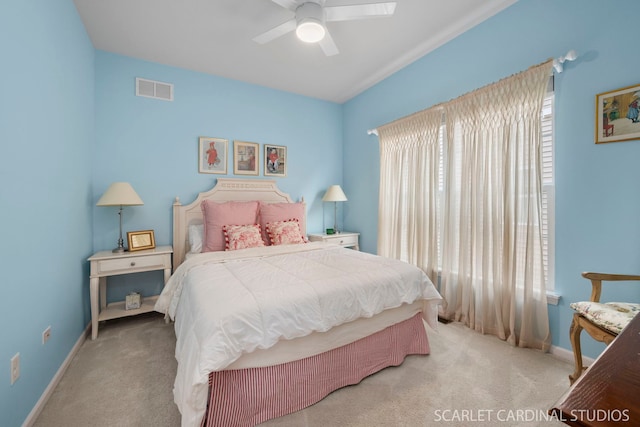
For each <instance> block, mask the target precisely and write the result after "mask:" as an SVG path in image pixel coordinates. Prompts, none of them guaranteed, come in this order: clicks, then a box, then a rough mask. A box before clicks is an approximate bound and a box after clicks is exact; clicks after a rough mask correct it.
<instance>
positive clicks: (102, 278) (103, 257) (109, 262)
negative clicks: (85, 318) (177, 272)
mask: <svg viewBox="0 0 640 427" xmlns="http://www.w3.org/2000/svg"><path fill="white" fill-rule="evenodd" d="M172 253H173V248H172V247H171V246H158V247H157V248H155V249H147V250H143V251H136V252H124V253H113V252H111V251H101V252H97V253H95V254H94V255H93V256H91V257H90V258H89V261H90V262H91V276H90V280H89V283H90V294H91V339H94V340H95V339H96V337H97V336H98V322H99V321H101V320H109V319H116V318H119V317H125V316H134V315H136V314H141V313H148V312H150V311H153V308H154V306H155V304H156V300H157V299H158V296H157V295H154V296H146V297H144V298H143V299H142V304H141V306H140V308H136V309H133V310H125V307H124V301H121V302H114V303H111V304H109V305H107V277H109V276H116V275H118V274H130V273H141V272H143V271H156V270H164V283H165V284H166V283H167V280H169V277H171V254H172Z"/></svg>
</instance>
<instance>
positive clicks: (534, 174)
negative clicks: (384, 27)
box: [440, 63, 551, 351]
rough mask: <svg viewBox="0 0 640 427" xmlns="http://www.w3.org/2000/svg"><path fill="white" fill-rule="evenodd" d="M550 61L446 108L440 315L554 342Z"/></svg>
mask: <svg viewBox="0 0 640 427" xmlns="http://www.w3.org/2000/svg"><path fill="white" fill-rule="evenodd" d="M550 75H551V63H547V64H543V65H540V66H537V67H534V68H532V69H530V70H527V71H525V72H523V73H520V74H518V75H515V76H512V77H509V78H507V79H504V80H502V81H500V82H498V83H495V84H493V85H491V86H488V87H485V88H483V89H480V90H477V91H475V92H473V93H470V94H468V95H465V96H463V97H461V98H458V99H456V100H454V101H451V102H449V103H447V105H446V106H445V117H446V129H447V137H446V139H445V141H446V149H445V151H446V154H447V156H446V161H445V164H446V166H445V180H444V181H445V185H446V191H445V202H444V212H446V215H444V218H443V234H442V277H441V284H440V291H441V293H442V295H443V297H444V299H445V301H446V305H445V306H444V307H443V313H442V315H443V316H444V317H445V318H449V319H453V320H456V321H462V322H464V323H465V324H467V325H468V326H469V327H471V328H474V329H476V330H478V331H480V332H482V333H490V334H494V335H497V336H498V337H500V338H501V339H504V340H507V341H508V342H509V343H511V344H513V345H518V346H521V347H534V348H540V349H542V350H545V351H546V350H548V348H549V346H550V334H549V320H548V313H547V301H546V291H545V283H544V270H543V263H542V251H543V248H542V215H541V212H542V178H541V177H542V166H541V143H542V130H541V113H542V106H543V102H544V97H545V94H546V90H547V83H548V81H549V76H550Z"/></svg>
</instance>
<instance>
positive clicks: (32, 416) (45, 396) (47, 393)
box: [22, 322, 91, 427]
mask: <svg viewBox="0 0 640 427" xmlns="http://www.w3.org/2000/svg"><path fill="white" fill-rule="evenodd" d="M90 332H91V322H89V324H88V325H87V327H86V328H85V330H84V331H83V332H82V334H80V338H78V341H76V343H75V345H74V346H73V348H72V349H71V351H70V352H69V354H68V355H67V357H66V358H65V359H64V362H62V365H60V368H58V372H56V374H55V375H54V376H53V378H52V379H51V382H50V383H49V385H48V386H47V388H46V389H45V390H44V392H43V393H42V396H40V399H38V402H37V403H36V404H35V406H34V407H33V409H32V410H31V412H29V415H28V416H27V418H26V419H25V420H24V423H22V427H31V426H32V425H33V423H35V422H36V420H37V419H38V415H40V412H42V409H44V405H46V404H47V401H48V400H49V398H50V397H51V394H52V393H53V390H55V388H56V386H57V385H58V383H59V382H60V380H61V379H62V376H63V375H64V373H65V372H66V371H67V368H68V367H69V364H70V363H71V361H72V360H73V357H74V356H75V355H76V353H77V352H78V351H79V350H80V347H82V344H83V343H84V342H85V341H86V339H87V337H88V336H89V333H90Z"/></svg>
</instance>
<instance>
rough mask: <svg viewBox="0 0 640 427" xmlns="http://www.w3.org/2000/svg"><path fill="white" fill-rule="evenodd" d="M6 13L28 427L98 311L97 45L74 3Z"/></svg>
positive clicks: (3, 306)
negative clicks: (93, 287)
mask: <svg viewBox="0 0 640 427" xmlns="http://www.w3.org/2000/svg"><path fill="white" fill-rule="evenodd" d="M0 9H1V12H0V52H2V66H1V67H0V70H1V71H0V75H1V78H0V93H1V94H2V97H1V98H0V144H1V146H2V155H0V164H1V166H0V189H1V190H0V191H1V193H0V199H1V201H2V205H1V207H2V214H1V216H2V221H0V224H1V225H0V227H1V228H2V232H1V235H2V245H1V246H0V248H1V249H0V263H1V264H0V265H1V268H0V270H1V271H2V286H1V287H2V298H0V325H1V326H0V328H1V329H2V335H1V336H2V339H0V372H1V374H0V425H2V426H18V425H21V424H22V422H23V421H24V419H25V418H26V417H27V415H28V414H29V412H30V411H31V409H32V408H33V406H34V405H35V404H36V402H37V400H38V399H39V398H40V396H41V394H42V392H43V391H44V389H45V388H46V386H47V385H48V384H49V382H50V381H51V378H52V377H53V376H54V375H55V373H56V372H57V370H58V369H59V367H60V366H61V364H62V363H63V361H64V359H65V358H66V357H67V355H68V354H69V351H70V350H71V348H72V347H73V345H74V344H75V342H76V341H77V340H78V338H79V337H80V336H81V334H82V333H83V331H84V329H85V326H86V325H87V323H88V321H89V317H90V316H89V293H88V274H89V272H88V267H87V263H86V258H87V257H88V256H89V255H91V248H92V242H91V239H92V237H91V236H92V220H91V213H92V207H91V205H92V201H93V198H92V194H91V169H90V165H89V163H88V159H89V158H90V157H89V156H90V153H91V152H92V151H93V148H94V147H93V136H94V75H95V74H94V49H93V47H92V45H91V42H90V40H89V38H88V37H87V35H86V32H85V30H84V27H83V25H82V22H81V20H80V17H79V15H78V13H77V11H76V8H75V6H74V4H73V1H71V0H29V1H25V0H11V1H3V2H2V6H1V7H0ZM49 325H50V326H51V328H52V333H51V339H50V340H49V342H47V344H46V345H42V332H43V331H44V330H45V328H46V327H47V326H49ZM17 352H19V353H20V359H21V376H20V378H19V379H18V381H17V382H16V383H15V384H14V385H10V382H9V359H10V358H11V357H12V356H13V355H14V354H15V353H17Z"/></svg>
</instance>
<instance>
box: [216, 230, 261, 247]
mask: <svg viewBox="0 0 640 427" xmlns="http://www.w3.org/2000/svg"><path fill="white" fill-rule="evenodd" d="M222 231H223V232H224V240H225V249H224V250H225V251H235V250H237V249H247V248H259V247H262V246H265V244H264V241H263V240H262V234H261V233H260V225H258V224H251V225H224V226H223V227H222Z"/></svg>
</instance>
